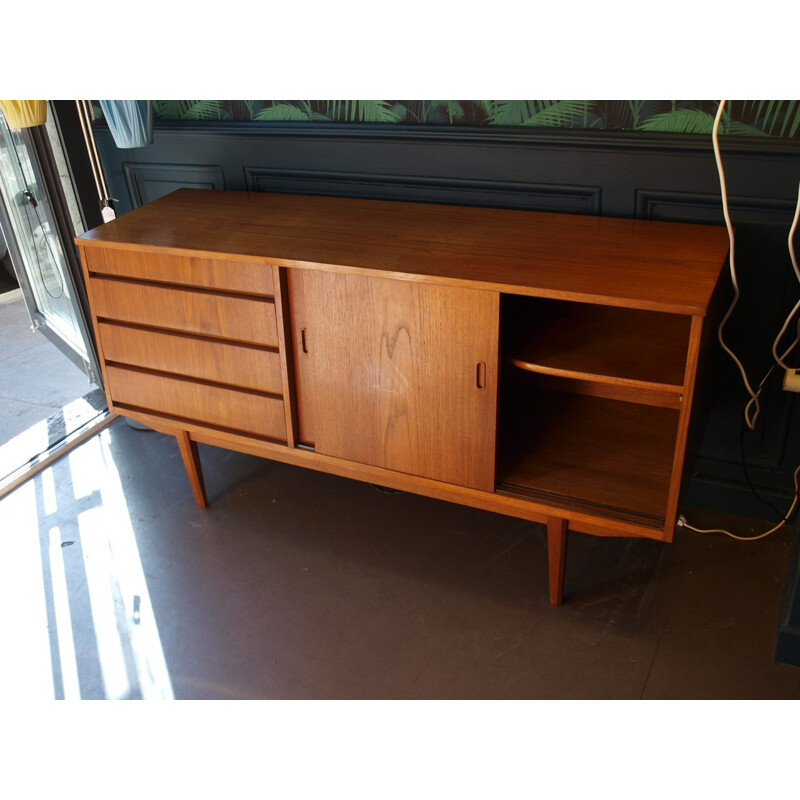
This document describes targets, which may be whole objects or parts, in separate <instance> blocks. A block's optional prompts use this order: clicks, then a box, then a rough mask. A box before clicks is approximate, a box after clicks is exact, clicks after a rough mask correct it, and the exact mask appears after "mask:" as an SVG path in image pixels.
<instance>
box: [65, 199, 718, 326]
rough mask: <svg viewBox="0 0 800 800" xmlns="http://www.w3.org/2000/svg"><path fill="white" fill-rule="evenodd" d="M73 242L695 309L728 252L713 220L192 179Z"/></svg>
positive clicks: (702, 304)
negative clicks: (208, 185)
mask: <svg viewBox="0 0 800 800" xmlns="http://www.w3.org/2000/svg"><path fill="white" fill-rule="evenodd" d="M78 241H79V243H80V244H81V245H83V246H85V247H86V248H87V250H88V249H90V248H91V247H93V246H106V247H108V246H111V247H112V248H113V249H123V250H139V251H146V252H156V253H158V252H161V253H172V254H174V255H177V254H185V255H193V256H202V257H212V258H220V257H223V256H232V257H235V258H236V260H238V261H246V260H254V261H259V262H261V263H272V264H278V265H279V266H281V265H282V266H307V267H313V268H314V269H316V270H319V269H333V268H335V269H338V270H343V269H344V270H348V269H352V270H356V271H366V272H368V273H370V274H378V273H389V274H392V275H395V276H402V277H404V278H405V279H407V280H414V279H421V278H425V279H426V280H429V281H432V282H441V283H449V284H452V283H453V282H459V283H462V284H475V283H480V284H482V285H483V288H493V289H497V290H498V291H511V292H516V293H522V294H533V295H536V296H541V297H556V298H560V299H572V300H581V301H585V302H595V303H600V304H605V305H624V306H629V307H632V308H646V309H653V310H662V311H672V312H676V313H686V314H700V315H702V314H705V310H706V307H707V305H708V302H709V299H710V297H711V294H712V292H713V289H714V286H715V284H716V281H717V276H718V274H719V270H720V267H721V266H722V264H723V262H724V260H725V258H726V255H727V252H728V237H727V232H726V230H725V229H724V227H716V226H707V225H690V224H685V223H666V222H652V221H649V220H635V219H612V218H607V217H591V216H579V215H570V214H545V213H536V212H529V211H515V210H507V209H488V208H471V207H466V206H463V207H462V206H444V205H433V204H421V203H403V202H394V201H388V200H360V199H353V198H335V199H334V198H328V197H314V196H310V195H309V196H306V195H283V194H268V193H254V192H227V191H223V192H221V191H208V190H199V189H180V190H178V191H176V192H173V193H172V194H170V195H167V196H165V197H162V198H160V199H158V200H156V201H154V202H152V203H148V204H147V205H145V206H142V207H141V208H138V209H136V210H135V211H133V212H131V213H128V214H125V215H123V216H121V217H119V218H117V219H116V220H113V221H112V222H110V223H107V224H106V225H102V226H100V227H99V228H96V229H94V230H92V231H88V232H87V233H85V234H83V235H82V236H80V237H78Z"/></svg>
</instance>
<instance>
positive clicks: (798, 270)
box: [677, 100, 800, 542]
mask: <svg viewBox="0 0 800 800" xmlns="http://www.w3.org/2000/svg"><path fill="white" fill-rule="evenodd" d="M726 103H727V101H726V100H720V104H719V108H718V109H717V114H716V117H715V118H714V128H713V131H712V135H711V138H712V144H713V147H714V157H715V160H716V163H717V172H718V174H719V183H720V192H721V195H722V212H723V215H724V217H725V226H726V228H727V230H728V239H729V241H730V254H729V257H728V264H729V267H730V275H731V283H732V284H733V290H734V297H733V300H732V302H731V304H730V306H729V307H728V311H727V313H726V314H725V316H724V317H723V319H722V322H720V324H719V327H718V328H717V338H718V340H719V343H720V345H721V346H722V349H723V350H725V352H726V353H727V354H728V355H729V356H730V357H731V358H732V359H733V361H734V362H735V364H736V366H737V367H738V368H739V372H740V373H741V376H742V380H743V382H744V386H745V389H746V390H747V393H748V394H749V395H750V400H749V401H748V403H747V405H746V406H745V410H744V423H745V425H747V427H748V428H749V429H750V430H754V428H755V424H756V420H757V419H758V415H759V413H760V411H761V406H760V402H759V398H760V396H761V392H762V390H763V388H764V386H765V385H766V383H767V380H768V379H769V376H770V375H771V374H772V373H773V372H774V370H775V368H776V367H777V366H781V367H782V368H783V369H784V370H786V369H789V368H788V367H787V366H786V364H785V363H784V359H785V358H786V357H787V356H788V355H789V353H790V352H791V351H792V350H793V349H794V348H795V347H796V346H797V344H798V342H800V321H798V335H797V337H796V338H795V340H794V342H792V344H791V345H789V347H788V348H787V349H786V350H785V351H784V353H783V355H782V356H779V355H778V346H779V343H780V340H781V339H782V338H783V336H784V334H785V333H786V330H787V328H788V327H789V325H790V323H791V320H792V319H793V318H794V316H795V314H796V313H797V311H798V310H800V301H798V302H797V304H796V305H795V306H794V308H793V309H792V310H791V312H790V313H789V315H788V316H787V317H786V321H785V322H784V324H783V327H782V328H781V330H780V332H779V333H778V335H777V336H776V337H775V341H774V342H773V345H772V355H773V357H774V359H775V363H774V364H772V366H771V367H770V368H769V370H768V371H767V374H766V375H765V376H764V378H763V379H762V381H761V383H760V384H759V386H758V389H757V390H756V391H753V388H752V386H751V385H750V381H749V380H748V378H747V372H746V370H745V368H744V365H743V364H742V362H741V361H740V360H739V359H738V358H737V357H736V355H735V353H734V352H733V351H732V350H731V349H730V348H729V347H728V346H727V344H725V340H724V338H723V328H724V327H725V323H726V322H727V321H728V319H729V318H730V316H731V314H732V313H733V310H734V308H735V307H736V304H737V302H738V301H739V295H740V292H739V282H738V279H737V276H736V266H735V261H734V233H733V225H732V224H731V217H730V211H729V208H728V191H727V186H726V181H725V170H724V168H723V165H722V156H721V154H720V148H719V126H720V122H721V120H722V114H723V112H724V109H725V104H726ZM799 219H800V186H798V196H797V206H796V208H795V213H794V219H793V220H792V226H791V229H790V231H789V255H790V257H791V260H792V267H793V268H794V272H795V275H796V276H797V280H798V282H800V267H798V263H797V257H796V255H795V251H794V234H795V231H796V230H797V224H798V220H799ZM752 409H755V411H754V413H753V414H752V416H751V410H752ZM740 446H741V448H742V466H743V468H744V472H745V478H746V479H747V483H748V485H749V486H750V489H751V490H752V491H753V494H754V495H755V496H756V497H757V498H758V499H759V500H761V502H763V503H766V504H767V505H768V506H769V507H770V508H771V509H772V510H773V511H775V513H776V514H778V515H780V512H779V511H778V510H777V509H776V508H775V507H774V506H773V505H772V504H771V503H769V502H768V501H766V500H764V499H763V498H762V497H761V496H760V495H759V494H758V492H756V490H755V487H754V486H753V483H752V481H751V480H750V475H749V473H748V472H747V465H746V464H745V460H744V429H743V430H742V434H741V438H740ZM799 475H800V466H798V467H797V469H795V471H794V475H793V480H794V498H793V500H792V504H791V506H790V507H789V511H788V512H787V513H786V515H785V516H784V517H783V518H782V519H781V521H780V522H779V523H778V524H777V525H775V526H774V527H772V528H770V529H769V530H768V531H764V533H761V534H758V535H757V536H737V535H736V534H734V533H731V532H730V531H726V530H723V529H722V528H696V527H694V526H693V525H690V524H689V523H688V521H687V519H686V517H685V516H684V515H683V514H681V515H680V516H679V517H678V521H677V525H678V527H681V528H687V529H688V530H690V531H694V532H695V533H721V534H724V535H725V536H729V537H730V538H731V539H737V540H738V541H745V542H746V541H757V540H758V539H764V538H765V537H767V536H770V535H771V534H773V533H775V532H776V531H778V530H780V529H781V528H782V527H783V526H784V525H785V524H786V523H787V522H788V521H789V520H790V519H791V518H792V515H793V514H794V511H795V508H796V507H797V502H798V498H800V487H798V476H799Z"/></svg>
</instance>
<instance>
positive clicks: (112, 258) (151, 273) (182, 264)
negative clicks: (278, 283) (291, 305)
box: [85, 247, 274, 297]
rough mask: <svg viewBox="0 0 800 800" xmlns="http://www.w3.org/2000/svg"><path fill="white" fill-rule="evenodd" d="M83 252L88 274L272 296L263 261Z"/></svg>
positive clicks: (268, 269)
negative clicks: (258, 262) (261, 262)
mask: <svg viewBox="0 0 800 800" xmlns="http://www.w3.org/2000/svg"><path fill="white" fill-rule="evenodd" d="M85 252H86V261H87V264H88V267H89V272H90V273H91V274H99V275H117V276H119V277H125V278H139V279H141V280H148V281H159V282H160V283H178V284H185V285H186V286H199V287H205V288H208V289H222V290H225V291H228V292H244V293H247V294H262V295H266V296H268V297H272V296H273V295H274V286H273V282H272V268H271V267H269V266H266V265H264V264H254V263H252V262H247V261H230V260H225V259H211V258H196V257H194V256H177V255H162V254H160V253H142V252H140V251H134V250H103V249H99V248H94V247H87V248H86V251H85Z"/></svg>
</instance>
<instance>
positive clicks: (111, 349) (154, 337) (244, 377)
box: [98, 322, 283, 394]
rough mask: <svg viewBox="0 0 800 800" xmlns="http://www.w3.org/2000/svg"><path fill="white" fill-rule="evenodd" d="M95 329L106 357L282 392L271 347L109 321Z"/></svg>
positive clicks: (277, 359)
mask: <svg viewBox="0 0 800 800" xmlns="http://www.w3.org/2000/svg"><path fill="white" fill-rule="evenodd" d="M98 330H99V333H100V345H101V349H102V352H103V358H104V359H105V360H106V361H114V362H117V363H120V364H128V365H130V366H134V367H144V368H149V369H157V370H161V371H162V372H172V373H175V374H176V375H185V376H187V377H192V378H200V379H202V380H206V381H217V382H219V383H228V384H232V385H234V386H240V387H242V388H245V389H255V390H256V391H261V392H270V393H271V394H283V380H282V377H281V362H280V356H279V355H278V354H277V353H276V352H272V351H270V350H262V349H260V348H255V347H247V346H244V345H236V344H228V343H227V342H212V341H209V340H208V339H198V338H195V337H193V336H186V335H183V334H175V333H163V332H160V331H152V330H146V329H142V328H131V327H128V326H124V325H116V324H113V323H109V322H101V323H99V324H98Z"/></svg>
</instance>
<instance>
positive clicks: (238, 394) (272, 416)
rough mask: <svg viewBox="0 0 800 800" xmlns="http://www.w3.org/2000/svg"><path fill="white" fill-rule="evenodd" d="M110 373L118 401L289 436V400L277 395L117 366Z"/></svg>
mask: <svg viewBox="0 0 800 800" xmlns="http://www.w3.org/2000/svg"><path fill="white" fill-rule="evenodd" d="M106 377H107V379H108V386H107V387H106V388H107V390H108V392H109V394H110V395H111V400H112V403H114V404H121V405H124V406H132V407H134V408H136V409H139V410H141V411H153V412H156V413H160V414H165V415H167V416H170V417H179V418H184V419H189V420H193V421H195V422H198V423H201V424H206V425H210V426H212V427H217V428H226V429H229V430H233V431H237V432H242V433H245V434H255V435H256V436H263V437H266V438H269V439H277V440H279V441H286V422H285V417H284V413H283V401H282V400H279V399H277V398H273V397H265V396H263V395H258V394H253V393H251V392H242V391H237V390H235V389H228V388H222V387H219V386H210V385H208V384H203V383H196V382H195V381H191V380H186V379H180V378H167V377H165V376H163V375H153V374H150V373H147V372H140V371H138V370H129V369H125V368H124V367H117V366H111V365H107V366H106Z"/></svg>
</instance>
